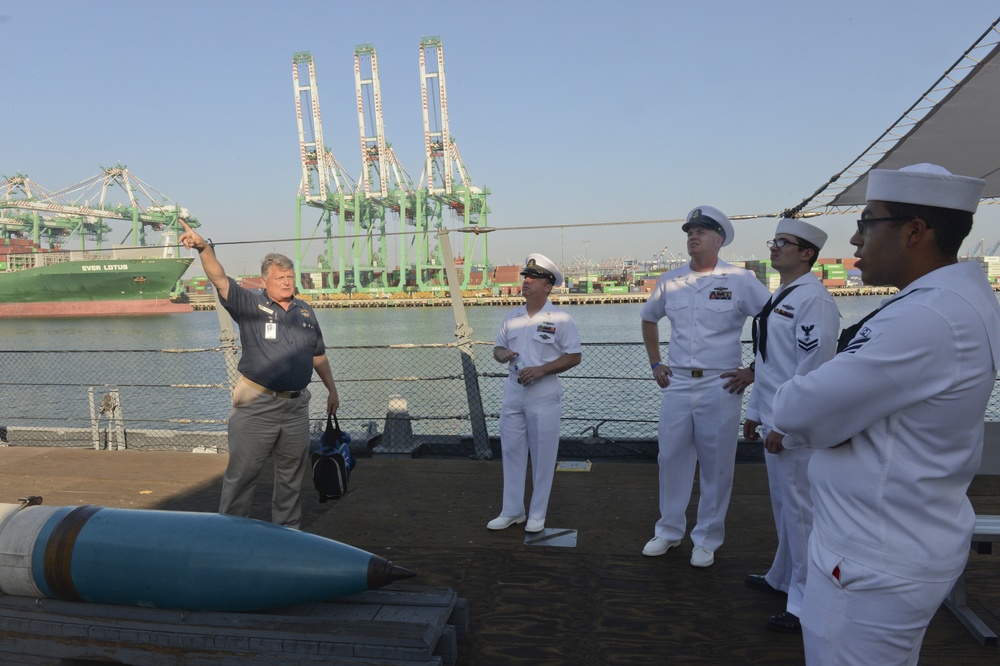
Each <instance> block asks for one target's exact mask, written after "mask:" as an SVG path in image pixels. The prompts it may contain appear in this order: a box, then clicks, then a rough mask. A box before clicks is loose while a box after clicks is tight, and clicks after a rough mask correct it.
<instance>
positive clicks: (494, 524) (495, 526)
mask: <svg viewBox="0 0 1000 666" xmlns="http://www.w3.org/2000/svg"><path fill="white" fill-rule="evenodd" d="M524 519H525V515H524V514H523V513H522V514H521V515H520V516H497V517H496V518H494V519H493V520H491V521H490V522H488V523H486V529H488V530H505V529H507V528H508V527H510V526H511V525H520V524H521V523H523V522H524Z"/></svg>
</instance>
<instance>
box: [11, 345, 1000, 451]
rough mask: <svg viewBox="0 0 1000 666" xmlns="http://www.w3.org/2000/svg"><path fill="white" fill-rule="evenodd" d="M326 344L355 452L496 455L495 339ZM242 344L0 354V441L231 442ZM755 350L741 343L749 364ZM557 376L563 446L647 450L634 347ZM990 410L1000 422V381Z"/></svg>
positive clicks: (656, 400)
mask: <svg viewBox="0 0 1000 666" xmlns="http://www.w3.org/2000/svg"><path fill="white" fill-rule="evenodd" d="M665 347H666V344H665V343H664V348H665ZM327 353H328V356H329V358H330V363H331V365H332V367H333V369H334V376H335V378H336V380H337V386H338V390H339V393H340V398H341V403H342V404H341V408H340V411H339V412H338V418H339V421H340V425H341V427H342V428H343V429H344V430H346V431H347V432H349V433H350V434H351V436H352V440H353V441H352V449H354V450H355V452H356V453H357V454H358V455H361V456H365V455H397V456H399V455H402V456H417V455H419V456H468V457H474V458H489V457H497V456H499V451H500V445H499V437H498V433H499V415H500V404H501V401H502V397H503V382H504V380H505V379H506V377H507V372H506V366H505V365H502V364H500V363H497V362H496V361H494V360H493V357H492V342H473V343H469V344H466V345H462V344H460V343H450V344H405V345H384V346H337V347H330V348H329V349H328V352H327ZM237 354H238V350H237V349H236V348H235V347H233V346H222V347H215V348H209V349H161V350H118V351H94V350H50V351H31V352H28V351H0V405H3V413H2V414H0V445H4V446H64V447H88V448H96V449H140V450H143V449H145V450H183V451H208V452H226V450H227V443H226V420H227V418H228V415H229V408H230V396H231V382H232V381H234V380H235V378H236V377H237V375H236V374H235V362H236V358H237ZM750 355H751V346H750V343H749V342H748V341H745V342H744V343H743V364H744V365H746V364H747V363H749V361H750ZM664 356H665V354H664ZM562 381H563V390H564V397H563V411H562V444H561V453H562V455H563V456H566V457H589V458H593V457H623V458H634V457H641V458H651V459H655V457H656V430H657V421H658V418H659V407H660V392H659V389H658V387H657V386H656V385H655V383H654V382H653V380H652V379H651V376H650V373H649V368H648V365H647V363H646V355H645V352H644V350H643V347H642V344H641V343H591V344H584V345H583V362H582V363H581V364H580V365H578V366H577V367H575V368H573V369H572V370H570V371H569V372H567V373H565V374H564V375H563V378H562ZM310 390H311V391H312V393H313V396H314V399H313V400H312V403H311V419H312V422H313V431H314V436H315V438H316V439H318V438H319V436H320V434H321V432H322V429H323V427H324V426H325V422H326V418H325V414H324V413H323V410H324V407H325V404H326V400H325V397H326V389H325V387H324V386H323V385H322V383H320V382H319V381H318V380H317V381H315V382H314V383H313V384H312V385H311V386H310ZM750 390H751V391H752V390H753V389H752V388H751V389H750ZM748 396H749V392H748V393H747V395H745V396H744V399H743V406H744V409H745V407H746V400H747V397H748ZM986 420H988V421H998V420H1000V390H997V389H995V390H994V392H993V395H992V397H991V399H990V402H989V406H988V407H987V415H986ZM739 434H740V433H738V432H737V433H733V435H734V437H739Z"/></svg>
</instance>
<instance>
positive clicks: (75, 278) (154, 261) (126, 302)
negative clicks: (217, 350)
mask: <svg viewBox="0 0 1000 666" xmlns="http://www.w3.org/2000/svg"><path fill="white" fill-rule="evenodd" d="M191 262H192V259H191V258H185V257H179V258H141V259H86V260H75V261H74V260H71V261H61V262H59V263H52V264H48V265H41V266H34V267H29V268H22V269H20V270H16V271H8V272H3V271H0V317H102V316H121V315H150V314H175V313H182V312H191V311H192V308H191V306H190V305H189V304H187V303H179V302H174V301H172V300H171V298H170V293H171V290H172V289H173V288H174V286H175V285H176V284H177V281H178V280H180V278H181V276H182V275H183V274H184V271H186V270H187V268H188V266H190V265H191Z"/></svg>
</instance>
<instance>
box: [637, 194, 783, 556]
mask: <svg viewBox="0 0 1000 666" xmlns="http://www.w3.org/2000/svg"><path fill="white" fill-rule="evenodd" d="M681 230H682V231H684V232H685V233H686V234H687V252H688V255H689V256H690V257H691V261H690V262H689V263H688V264H686V265H684V266H681V267H680V268H675V269H673V270H670V271H667V272H666V273H664V274H663V275H661V276H660V278H659V280H657V282H656V287H655V288H654V289H653V291H652V293H651V294H650V295H649V300H647V301H646V304H645V305H643V307H642V310H641V311H640V313H639V316H640V317H641V319H642V340H643V344H644V345H645V347H646V354H647V356H648V357H649V365H650V369H651V371H652V374H653V379H655V380H656V383H657V385H658V386H659V387H660V389H661V397H660V423H659V433H658V434H659V455H658V457H657V461H658V463H659V485H660V502H659V504H660V519H659V520H658V521H657V523H656V525H655V527H654V533H653V538H652V539H650V540H649V542H648V543H646V546H645V547H644V548H643V550H642V554H643V555H646V556H647V557H655V556H658V555H663V554H664V553H666V552H667V551H668V550H669V549H670V548H673V547H674V546H677V545H680V543H681V539H682V538H683V537H684V534H685V531H686V529H687V520H686V516H685V512H686V510H687V506H688V503H689V502H690V500H691V491H692V488H693V485H694V472H695V465H696V464H697V466H698V470H699V490H700V496H699V499H698V518H697V523H696V524H695V526H694V528H693V529H692V530H691V541H692V544H693V546H694V547H693V550H692V551H691V566H694V567H709V566H712V564H713V563H714V562H715V551H716V550H717V549H718V548H719V546H721V545H722V542H723V540H724V538H725V521H726V512H727V511H728V509H729V497H730V495H731V493H732V488H733V471H734V470H733V467H734V464H735V460H736V444H737V440H738V438H739V437H738V436H739V422H740V403H741V400H742V397H741V396H742V393H743V390H744V389H745V388H746V387H747V386H749V385H750V383H751V382H752V381H753V372H752V371H751V370H750V369H748V368H742V369H741V368H740V364H741V360H742V347H741V345H740V334H741V333H742V331H743V325H744V324H745V323H746V320H747V317H752V316H754V315H755V314H757V313H758V312H760V309H761V308H762V307H763V306H764V303H766V302H767V299H768V296H770V295H771V294H770V292H769V291H768V290H767V287H765V286H764V285H763V284H762V283H761V282H760V280H758V279H757V278H756V277H755V276H754V274H753V273H751V272H750V271H747V270H745V269H743V268H738V267H736V266H732V265H731V264H727V263H726V262H724V261H722V260H721V259H719V251H720V250H721V249H722V248H723V247H724V246H726V245H729V244H730V243H731V242H732V241H733V236H734V231H733V225H732V223H731V222H730V221H729V218H727V217H726V216H725V215H724V214H723V213H722V211H720V210H719V209H717V208H713V207H711V206H699V207H698V208H695V209H694V210H692V211H691V212H690V213H688V216H687V221H686V222H685V223H684V225H683V226H682V227H681ZM664 317H667V318H668V319H669V320H670V346H669V357H668V362H667V363H666V364H664V363H663V359H662V357H661V355H660V335H659V321H660V320H661V319H663V318H664Z"/></svg>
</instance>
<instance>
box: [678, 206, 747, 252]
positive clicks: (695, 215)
mask: <svg viewBox="0 0 1000 666" xmlns="http://www.w3.org/2000/svg"><path fill="white" fill-rule="evenodd" d="M692 224H697V225H698V226H699V227H705V228H706V229H711V230H712V231H714V232H716V233H718V234H719V235H720V236H722V247H725V246H727V245H729V244H730V243H732V242H733V238H735V237H736V231H735V230H734V229H733V223H732V222H730V221H729V218H728V217H726V216H725V214H724V213H723V212H722V211H721V210H719V209H718V208H712V207H711V206H698V207H697V208H695V209H694V210H692V211H691V212H690V213H688V216H687V222H685V223H684V225H683V226H682V227H681V231H684V232H686V231H687V230H688V229H690V228H691V225H692Z"/></svg>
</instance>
